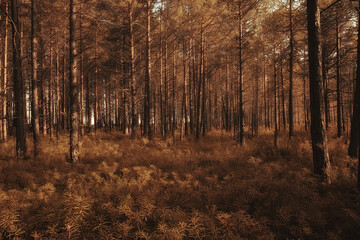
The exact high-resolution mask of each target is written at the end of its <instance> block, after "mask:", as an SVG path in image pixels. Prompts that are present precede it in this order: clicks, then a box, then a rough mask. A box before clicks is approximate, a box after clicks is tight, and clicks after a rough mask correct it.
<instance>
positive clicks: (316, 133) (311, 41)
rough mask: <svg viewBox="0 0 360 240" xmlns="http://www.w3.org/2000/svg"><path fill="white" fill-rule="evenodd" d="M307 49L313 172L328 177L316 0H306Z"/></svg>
mask: <svg viewBox="0 0 360 240" xmlns="http://www.w3.org/2000/svg"><path fill="white" fill-rule="evenodd" d="M307 21H308V27H307V28H308V49H309V76H310V109H311V140H312V149H313V161H314V172H315V173H316V174H320V175H322V176H323V177H324V180H325V181H326V182H328V183H330V182H331V179H330V171H331V170H330V160H329V153H328V149H327V139H326V132H325V126H324V116H323V114H324V102H323V87H322V84H321V56H322V55H321V42H320V39H321V38H320V34H321V30H320V10H319V6H318V0H307Z"/></svg>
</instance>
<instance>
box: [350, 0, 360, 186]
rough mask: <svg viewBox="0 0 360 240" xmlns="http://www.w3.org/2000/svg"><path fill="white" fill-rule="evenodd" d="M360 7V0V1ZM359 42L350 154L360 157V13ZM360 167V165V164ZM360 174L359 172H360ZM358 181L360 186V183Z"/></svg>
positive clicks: (359, 23) (359, 24) (359, 21)
mask: <svg viewBox="0 0 360 240" xmlns="http://www.w3.org/2000/svg"><path fill="white" fill-rule="evenodd" d="M359 7H360V1H359ZM358 18H359V19H358V42H357V59H356V80H355V81H356V83H355V84H356V86H355V93H354V105H353V116H352V119H351V132H350V144H349V149H348V154H349V156H350V157H352V158H356V157H357V156H359V157H360V154H359V143H360V141H359V136H360V13H359V16H358ZM359 169H360V166H359ZM358 176H359V174H358ZM359 182H360V180H359V181H358V187H359V185H360V183H359Z"/></svg>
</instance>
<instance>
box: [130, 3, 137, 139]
mask: <svg viewBox="0 0 360 240" xmlns="http://www.w3.org/2000/svg"><path fill="white" fill-rule="evenodd" d="M129 27H130V59H131V62H130V88H131V89H130V94H131V138H132V139H134V138H135V136H136V132H135V131H136V129H135V127H136V115H135V46H134V45H135V39H134V31H133V9H132V6H130V4H129Z"/></svg>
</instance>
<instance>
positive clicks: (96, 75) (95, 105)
mask: <svg viewBox="0 0 360 240" xmlns="http://www.w3.org/2000/svg"><path fill="white" fill-rule="evenodd" d="M97 31H98V30H97V26H96V29H95V83H94V84H95V100H94V130H95V132H96V129H97V127H98V113H99V111H98V107H99V102H98V101H99V100H98V99H99V98H98V83H99V69H98V54H97V52H98V50H97V48H98V46H97V45H98V40H97Z"/></svg>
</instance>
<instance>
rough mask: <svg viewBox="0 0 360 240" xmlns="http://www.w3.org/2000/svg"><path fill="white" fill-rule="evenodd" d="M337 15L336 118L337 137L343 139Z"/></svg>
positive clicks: (337, 20) (337, 22) (337, 21)
mask: <svg viewBox="0 0 360 240" xmlns="http://www.w3.org/2000/svg"><path fill="white" fill-rule="evenodd" d="M338 18H339V17H338V14H337V13H336V116H337V137H341V135H342V132H341V130H342V128H341V92H340V84H341V83H340V81H341V76H340V74H341V73H340V36H339V35H340V33H339V31H340V29H339V19H338Z"/></svg>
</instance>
